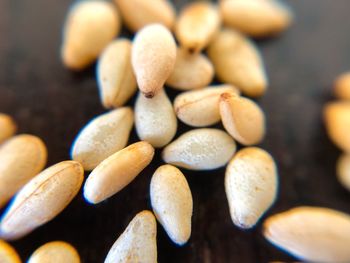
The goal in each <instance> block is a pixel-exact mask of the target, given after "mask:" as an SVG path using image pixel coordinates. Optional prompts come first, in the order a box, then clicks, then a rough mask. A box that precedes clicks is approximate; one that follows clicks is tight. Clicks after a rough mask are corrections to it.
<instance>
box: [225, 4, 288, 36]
mask: <svg viewBox="0 0 350 263" xmlns="http://www.w3.org/2000/svg"><path fill="white" fill-rule="evenodd" d="M220 11H221V15H222V18H223V22H224V24H225V25H226V26H229V27H232V28H234V29H237V30H239V31H241V32H243V33H245V34H247V35H250V36H252V37H267V36H271V35H276V34H278V33H280V32H282V31H284V30H285V29H287V28H288V27H289V25H290V24H291V22H292V20H293V17H292V14H291V12H290V10H289V8H288V7H287V6H285V5H284V4H282V3H280V2H279V1H274V0H273V1H260V0H249V1H246V0H229V1H220Z"/></svg>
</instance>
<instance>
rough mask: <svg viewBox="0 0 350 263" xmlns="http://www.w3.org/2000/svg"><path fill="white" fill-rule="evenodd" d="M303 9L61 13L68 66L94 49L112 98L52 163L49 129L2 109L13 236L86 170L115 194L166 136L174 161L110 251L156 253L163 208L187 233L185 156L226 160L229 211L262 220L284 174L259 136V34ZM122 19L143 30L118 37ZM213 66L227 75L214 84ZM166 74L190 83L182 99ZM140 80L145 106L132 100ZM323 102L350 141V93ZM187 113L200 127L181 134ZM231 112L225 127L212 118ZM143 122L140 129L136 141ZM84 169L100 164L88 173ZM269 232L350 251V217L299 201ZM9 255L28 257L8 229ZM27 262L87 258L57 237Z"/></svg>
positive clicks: (277, 239)
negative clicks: (31, 129) (21, 128)
mask: <svg viewBox="0 0 350 263" xmlns="http://www.w3.org/2000/svg"><path fill="white" fill-rule="evenodd" d="M292 19H293V16H292V14H291V12H290V10H289V9H288V8H287V7H286V6H285V5H283V4H282V3H280V2H279V1H277V0H221V1H220V2H219V3H218V4H213V3H210V2H201V1H198V2H193V3H189V4H188V5H186V6H185V7H184V8H183V9H182V10H181V11H180V13H179V14H178V15H176V12H175V9H174V7H173V6H172V4H171V3H170V2H168V1H165V0H159V1H148V0H147V1H145V0H115V3H111V2H107V1H102V0H82V1H79V2H77V3H75V4H74V5H73V6H72V7H71V9H70V10H69V13H68V16H67V18H66V22H65V25H64V34H63V42H62V50H61V54H62V61H63V64H64V65H65V66H66V67H67V68H69V69H71V70H84V69H85V68H86V67H88V66H90V65H91V64H93V63H94V62H95V61H96V60H97V70H96V72H97V76H96V79H97V86H98V88H99V91H100V99H101V103H102V105H103V106H104V107H105V108H106V109H110V111H108V112H107V113H105V114H102V115H100V116H97V117H96V118H94V119H93V120H92V121H91V122H89V123H88V124H87V125H86V126H85V127H84V128H83V129H82V130H81V132H80V133H79V134H78V135H77V137H76V140H75V142H74V144H73V145H72V150H71V158H72V160H66V161H62V162H60V163H57V164H55V165H53V166H51V167H48V168H46V169H45V170H43V168H44V167H45V165H46V159H47V149H46V146H45V144H44V143H43V142H42V140H41V139H39V138H37V137H36V136H33V135H27V134H21V135H16V136H14V134H15V132H16V124H15V122H14V121H13V120H12V118H11V117H9V116H7V115H5V114H0V143H1V147H0V207H3V206H4V205H5V204H6V203H7V202H8V201H9V200H10V199H11V198H12V197H13V196H14V195H15V194H16V196H15V197H14V199H13V202H12V203H11V204H10V205H9V207H8V209H7V211H6V212H5V214H4V215H3V216H2V219H1V222H0V238H1V239H4V240H15V239H18V238H21V237H23V236H25V235H27V234H29V233H30V232H32V231H34V230H35V229H36V228H38V227H40V226H41V225H43V224H45V223H47V222H49V221H50V220H52V219H53V218H55V216H57V215H58V214H59V213H60V212H61V211H62V210H63V209H64V208H65V207H66V206H67V205H68V204H69V203H70V202H71V201H72V199H73V198H74V197H75V196H76V195H77V193H78V192H79V190H80V189H81V186H82V184H83V183H84V186H83V195H84V198H85V199H86V200H87V202H89V203H92V204H97V203H100V202H102V201H104V200H106V199H107V198H110V197H112V196H114V195H115V194H117V193H118V192H119V191H120V190H122V189H123V188H124V187H127V185H128V184H130V183H131V182H132V181H133V180H134V178H135V177H136V176H138V175H139V174H140V173H141V172H142V170H143V169H144V168H145V167H146V166H148V165H149V164H150V163H151V162H152V159H153V157H154V154H155V151H156V149H162V153H161V155H162V159H163V161H164V163H166V164H164V165H162V166H160V167H159V168H158V169H157V170H156V171H155V172H154V174H153V176H152V179H151V182H150V199H151V206H152V210H153V212H151V211H148V210H144V211H141V212H140V213H138V214H137V215H136V216H135V217H134V219H133V220H132V221H131V222H130V223H129V225H128V226H127V228H126V230H125V231H124V232H123V233H122V234H121V235H120V236H119V238H118V239H117V240H116V242H115V243H114V244H113V246H112V247H111V249H110V251H109V253H108V255H107V256H106V259H105V262H157V241H156V235H157V223H156V222H157V221H158V222H159V223H160V224H161V225H162V227H163V228H164V230H165V231H166V233H167V234H168V236H169V238H170V239H171V240H172V241H173V242H174V243H175V244H177V245H180V246H181V245H184V244H185V243H187V242H188V240H189V238H190V236H191V224H192V211H193V200H192V194H191V189H190V187H189V185H188V183H187V180H186V177H185V176H184V174H183V172H182V171H181V170H180V169H181V168H185V169H189V170H199V171H200V170H213V169H217V168H220V167H223V166H225V165H227V166H226V175H225V180H223V183H224V184H225V190H226V196H227V200H228V205H229V210H230V215H231V218H232V221H233V223H234V224H235V225H236V226H238V227H240V228H243V229H248V228H252V227H254V226H255V225H256V224H257V222H258V221H259V219H260V218H261V217H262V216H263V215H264V213H265V212H266V211H267V210H268V209H269V208H270V207H271V205H272V204H273V202H274V201H275V198H276V193H277V188H278V178H277V177H278V173H277V168H276V164H275V161H274V159H273V157H272V156H271V155H270V154H269V153H268V152H266V151H265V150H263V149H261V148H258V147H256V146H254V145H257V144H259V143H260V142H262V140H263V139H264V137H265V134H266V130H265V115H264V112H263V111H262V109H261V108H260V106H259V105H258V104H257V103H256V102H255V101H254V100H252V99H251V98H258V97H260V96H262V95H263V94H264V93H265V92H266V90H267V87H268V79H267V76H266V74H265V69H264V63H263V61H262V58H261V56H260V52H259V50H258V49H257V47H256V46H255V44H254V43H253V41H252V40H251V39H250V38H249V37H252V38H265V37H272V36H275V35H277V34H279V33H281V32H283V31H284V30H285V29H287V28H288V27H289V25H290V24H291V22H292ZM122 23H123V24H124V25H125V27H126V28H127V29H128V30H130V31H131V32H134V33H135V38H134V39H133V41H130V40H129V39H126V38H118V35H119V32H120V30H121V27H122ZM222 25H223V26H222ZM175 38H176V40H177V41H178V44H177V42H176V41H175ZM204 51H205V52H206V53H204ZM214 76H216V78H217V79H218V80H219V81H220V82H221V83H222V84H220V85H212V86H209V85H210V84H211V83H212V82H213V79H214ZM345 82H346V83H347V84H344V83H345ZM349 82H350V77H349V76H347V80H344V79H342V80H339V81H338V82H337V83H338V84H337V94H338V96H339V97H341V98H342V97H347V98H349V94H350V89H349V84H348V83H349ZM344 85H347V88H343V86H344ZM165 86H167V87H171V88H173V89H177V90H179V91H182V93H181V94H179V95H178V96H176V98H175V99H174V100H173V102H172V101H171V100H170V99H169V97H168V96H167V93H166V89H165V88H164V87H165ZM137 90H138V95H137V98H136V102H135V107H134V109H132V108H131V107H130V106H125V104H126V103H127V102H128V101H129V99H130V98H131V97H133V96H134V95H135V93H136V92H137ZM245 96H247V97H245ZM248 97H251V98H248ZM325 112H326V114H325V116H326V121H327V124H328V126H327V127H328V128H329V133H330V136H331V138H332V139H333V141H334V142H335V143H336V144H337V145H338V146H340V147H341V148H342V149H344V151H347V152H349V149H350V137H349V136H348V134H350V133H347V131H346V129H345V127H344V122H345V123H346V125H347V127H349V124H350V105H349V102H336V103H333V104H330V105H328V106H327V108H326V110H325ZM177 119H179V120H180V121H181V122H183V123H185V124H186V125H188V126H191V127H193V129H192V130H191V131H188V132H186V133H184V134H181V135H180V136H178V137H177V138H176V139H175V140H174V137H175V135H176V133H177ZM220 121H221V122H222V125H223V129H218V128H208V126H212V125H214V124H217V123H219V122H220ZM134 124H135V128H136V132H137V135H138V137H139V139H140V141H139V142H136V143H133V144H131V145H128V141H129V136H130V133H131V131H132V129H133V126H134ZM348 130H349V129H348ZM237 143H238V144H239V145H237ZM238 148H239V149H238ZM15 163H16V165H14V164H15ZM19 164H20V165H19ZM349 166H350V157H349V156H348V155H346V156H344V157H342V158H341V160H340V163H339V167H338V168H339V169H338V170H339V176H340V178H341V181H342V182H343V183H344V185H346V186H347V187H349V188H350V174H349V171H350V169H349ZM42 170H43V171H42ZM84 171H91V173H90V174H89V176H88V178H87V179H86V180H85V182H83V181H84ZM185 171H186V170H185ZM264 235H265V237H266V238H267V239H268V240H269V241H271V242H272V243H273V244H275V245H277V246H279V247H281V248H283V249H285V250H287V251H289V252H290V253H292V254H293V255H294V256H296V257H297V258H300V259H303V260H311V261H350V251H349V250H348V248H347V244H348V243H349V241H350V217H349V216H348V215H345V214H343V213H340V212H337V211H333V210H330V209H326V208H317V207H298V208H294V209H292V210H290V211H287V212H284V213H281V214H277V215H274V216H271V217H270V218H268V219H267V220H266V221H265V222H264ZM0 262H21V260H20V258H19V256H18V255H17V253H16V251H15V250H14V249H13V248H12V247H11V246H10V245H9V244H8V243H6V242H5V241H1V240H0ZM28 262H29V263H40V262H67V263H70V262H73V263H75V262H80V257H79V254H78V252H77V251H76V249H75V248H74V247H72V246H71V245H70V244H67V243H65V242H62V241H55V242H50V243H47V244H44V245H43V246H41V247H40V248H38V249H37V250H36V251H35V252H34V253H33V254H32V255H31V257H30V258H29V261H28Z"/></svg>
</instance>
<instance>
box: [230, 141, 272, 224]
mask: <svg viewBox="0 0 350 263" xmlns="http://www.w3.org/2000/svg"><path fill="white" fill-rule="evenodd" d="M277 184H278V182H277V170H276V164H275V162H274V160H273V158H272V157H271V155H270V154H269V153H267V152H266V151H264V150H262V149H260V148H257V147H247V148H243V149H242V150H240V151H238V152H237V153H236V154H235V156H234V157H233V159H232V160H231V161H230V163H229V164H228V166H227V168H226V175H225V190H226V196H227V199H228V203H229V207H230V214H231V218H232V221H233V223H234V224H235V225H236V226H238V227H241V228H251V227H253V226H254V225H255V224H256V223H257V222H258V220H259V219H260V217H261V216H262V215H263V214H264V213H265V211H266V210H267V209H268V208H269V207H270V206H271V205H272V203H273V202H274V200H275V198H276V193H277Z"/></svg>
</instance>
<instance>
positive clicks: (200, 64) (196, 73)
mask: <svg viewBox="0 0 350 263" xmlns="http://www.w3.org/2000/svg"><path fill="white" fill-rule="evenodd" d="M213 77H214V67H213V64H212V63H211V62H210V60H209V59H208V58H207V57H206V56H204V55H203V54H200V53H199V54H190V53H189V52H188V51H187V50H185V49H180V48H179V49H178V50H177V55H176V62H175V67H174V70H173V72H172V73H171V74H170V76H169V78H168V79H167V81H166V84H167V85H169V86H171V87H173V88H175V89H179V90H191V89H200V88H203V87H205V86H207V85H208V84H209V83H210V82H211V81H212V80H213Z"/></svg>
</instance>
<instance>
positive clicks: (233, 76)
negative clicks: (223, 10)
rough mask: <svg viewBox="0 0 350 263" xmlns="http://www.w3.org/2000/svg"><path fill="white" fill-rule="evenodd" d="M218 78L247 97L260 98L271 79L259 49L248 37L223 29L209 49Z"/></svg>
mask: <svg viewBox="0 0 350 263" xmlns="http://www.w3.org/2000/svg"><path fill="white" fill-rule="evenodd" d="M208 56H209V58H210V59H211V61H212V62H213V65H214V68H215V71H216V74H217V77H218V78H219V80H221V81H222V82H225V83H229V84H232V85H235V86H237V87H238V88H239V89H240V90H241V91H242V93H243V94H245V95H247V96H250V97H259V96H261V95H263V94H264V92H265V90H266V87H267V77H266V74H265V69H264V65H263V62H262V60H261V57H260V54H259V51H258V49H257V48H256V47H255V45H254V44H253V43H252V42H251V41H249V39H248V38H246V37H245V36H244V35H242V34H240V33H238V32H237V31H234V30H231V29H223V30H222V31H221V32H220V33H219V34H217V36H216V37H215V38H214V40H213V41H212V42H211V44H210V45H209V48H208Z"/></svg>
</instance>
